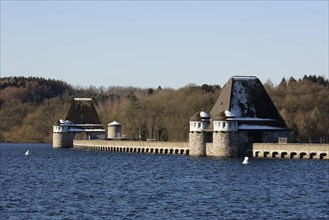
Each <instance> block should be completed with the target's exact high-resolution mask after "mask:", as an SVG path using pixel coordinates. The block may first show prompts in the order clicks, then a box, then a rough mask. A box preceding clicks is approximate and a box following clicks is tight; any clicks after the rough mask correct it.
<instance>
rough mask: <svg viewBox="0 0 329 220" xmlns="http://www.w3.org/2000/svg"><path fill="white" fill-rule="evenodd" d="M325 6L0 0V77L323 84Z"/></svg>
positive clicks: (174, 84)
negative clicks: (246, 78)
mask: <svg viewBox="0 0 329 220" xmlns="http://www.w3.org/2000/svg"><path fill="white" fill-rule="evenodd" d="M328 7H329V6H328V1H178V2H176V1H96V2H95V1H69V2H67V1H3V0H1V77H6V76H39V77H45V78H53V79H61V80H64V81H66V82H68V83H70V84H72V85H80V86H90V85H93V86H96V87H99V86H105V87H108V86H136V87H143V88H148V87H152V88H155V87H158V86H159V85H160V86H162V87H171V88H180V87H183V86H185V85H187V84H189V83H195V84H197V85H202V84H204V83H207V84H219V85H221V86H223V85H224V84H225V83H226V81H227V80H228V79H229V78H230V77H231V76H233V75H255V76H257V77H258V78H260V80H261V81H263V82H265V81H266V80H267V79H271V80H272V82H273V83H274V84H278V83H279V82H280V81H281V79H282V78H283V77H286V78H289V77H290V76H293V77H295V78H301V77H302V76H303V75H305V74H312V75H313V74H314V75H324V76H326V77H328V68H329V66H328V59H329V57H328V53H329V52H328V50H329V49H328Z"/></svg>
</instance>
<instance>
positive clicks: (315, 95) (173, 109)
mask: <svg viewBox="0 0 329 220" xmlns="http://www.w3.org/2000/svg"><path fill="white" fill-rule="evenodd" d="M263 84H264V87H265V89H266V91H267V92H268V94H269V96H270V97H271V99H272V101H273V103H274V104H275V106H276V108H277V109H278V111H279V113H280V115H281V116H282V118H283V119H284V120H285V122H286V124H287V126H288V127H289V128H291V129H292V133H291V135H292V139H293V140H294V141H296V142H325V143H328V142H329V99H328V97H329V82H328V79H325V78H324V77H322V76H315V75H309V76H304V77H303V78H302V79H294V78H292V77H291V78H289V79H288V80H286V79H285V78H283V79H282V81H281V83H280V84H279V85H273V84H272V83H271V81H267V82H263ZM221 91H222V90H221V87H220V86H219V85H207V84H204V85H201V86H198V85H194V84H189V85H187V86H185V87H182V88H180V89H170V88H164V89H163V88H161V87H160V86H159V87H158V88H135V87H120V86H116V87H113V86H112V87H108V88H104V87H100V88H96V87H94V86H90V87H77V86H72V85H69V84H67V83H66V82H64V81H61V80H54V79H44V78H40V77H4V78H0V142H51V140H52V126H53V125H54V124H55V123H56V122H57V121H58V120H59V119H64V118H65V116H66V114H67V112H68V108H69V105H70V103H71V101H72V99H73V98H74V97H90V98H93V100H94V101H95V103H96V110H97V112H98V114H99V117H100V120H101V122H102V123H103V125H104V127H105V128H106V127H107V124H108V123H110V122H112V121H114V120H117V121H119V122H120V123H121V124H122V133H123V134H124V135H125V136H126V137H127V138H130V139H139V138H140V137H147V138H149V139H155V140H163V141H166V140H168V141H186V140H187V139H188V132H189V119H190V117H191V116H192V115H193V114H194V113H195V112H197V111H201V110H204V111H210V110H211V108H212V106H213V105H214V103H215V101H216V100H217V99H218V97H219V95H220V93H221Z"/></svg>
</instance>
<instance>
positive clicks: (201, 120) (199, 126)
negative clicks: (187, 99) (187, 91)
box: [189, 111, 210, 156]
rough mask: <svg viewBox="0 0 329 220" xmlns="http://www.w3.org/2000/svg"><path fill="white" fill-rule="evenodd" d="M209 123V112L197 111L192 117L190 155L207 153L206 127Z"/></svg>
mask: <svg viewBox="0 0 329 220" xmlns="http://www.w3.org/2000/svg"><path fill="white" fill-rule="evenodd" d="M209 124H210V115H209V114H208V113H207V112H203V111H201V112H197V113H195V114H194V115H193V116H192V117H191V119H190V134H189V146H190V155H192V156H205V155H206V141H205V132H204V129H206V128H207V127H208V126H209Z"/></svg>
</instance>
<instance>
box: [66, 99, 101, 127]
mask: <svg viewBox="0 0 329 220" xmlns="http://www.w3.org/2000/svg"><path fill="white" fill-rule="evenodd" d="M65 120H68V121H70V122H72V123H74V124H92V125H101V122H100V120H99V117H98V114H97V112H96V109H95V106H94V102H93V100H92V99H91V98H74V100H73V101H72V103H71V106H70V109H69V111H68V113H67V115H66V118H65Z"/></svg>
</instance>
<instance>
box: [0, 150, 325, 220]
mask: <svg viewBox="0 0 329 220" xmlns="http://www.w3.org/2000/svg"><path fill="white" fill-rule="evenodd" d="M27 150H29V151H30V154H29V155H28V156H25V152H26V151H27ZM0 159H1V160H0V169H1V170H0V191H1V196H0V219H329V161H328V160H293V159H256V158H250V159H249V162H250V163H249V164H248V165H242V161H243V158H232V159H231V158H230V159H218V158H209V157H201V158H194V157H191V156H178V155H151V154H130V153H119V152H98V151H97V152H96V151H81V150H74V149H52V146H51V145H49V144H1V145H0Z"/></svg>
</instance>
